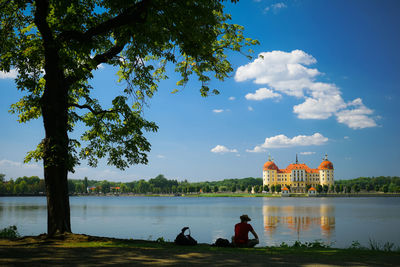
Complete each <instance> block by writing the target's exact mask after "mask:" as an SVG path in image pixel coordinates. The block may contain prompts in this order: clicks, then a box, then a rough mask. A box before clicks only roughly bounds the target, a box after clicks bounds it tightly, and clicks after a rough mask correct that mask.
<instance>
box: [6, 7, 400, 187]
mask: <svg viewBox="0 0 400 267" xmlns="http://www.w3.org/2000/svg"><path fill="white" fill-rule="evenodd" d="M225 10H226V12H227V13H230V14H232V23H235V24H240V25H243V26H244V27H245V35H246V36H248V37H251V38H254V39H258V40H259V41H260V45H258V46H255V47H253V50H254V51H255V53H254V59H252V60H249V59H247V58H246V57H245V56H243V55H241V54H239V53H233V52H229V53H228V55H229V60H230V61H231V62H232V64H233V67H234V72H233V73H232V75H231V77H230V78H228V79H227V80H226V81H225V82H217V81H212V82H211V83H210V86H211V87H213V88H217V89H218V90H219V91H220V92H221V94H219V95H217V96H209V97H207V98H203V97H201V96H200V92H199V90H198V89H199V84H198V82H196V81H190V82H189V83H188V85H187V86H186V87H185V88H183V89H182V90H181V91H180V92H178V93H175V94H171V91H172V90H173V89H175V88H176V86H175V83H176V82H177V81H178V78H179V77H178V76H177V75H175V74H174V73H173V72H171V71H170V72H169V73H168V75H169V77H170V79H169V80H165V81H162V82H161V83H160V86H159V91H158V92H157V93H156V95H155V96H154V97H153V98H152V99H150V100H149V101H148V107H146V109H145V111H144V116H145V118H146V119H148V120H151V121H154V122H156V123H157V125H158V126H159V131H158V132H157V133H148V134H146V136H147V138H148V140H149V141H150V143H151V144H152V150H151V152H150V153H149V154H148V158H149V163H148V165H134V166H131V167H130V168H129V169H126V170H124V171H120V170H118V169H116V168H114V167H111V166H107V164H106V163H105V161H101V162H100V164H99V166H98V167H97V168H91V167H89V166H87V165H86V163H85V162H82V164H81V165H80V166H77V167H76V170H75V173H70V174H69V177H70V178H74V179H83V178H84V177H85V176H86V177H88V178H89V179H94V180H103V179H106V180H109V181H122V182H128V181H133V180H139V179H146V180H147V179H150V178H154V177H156V176H157V175H158V174H163V175H164V176H165V177H167V178H168V179H178V180H184V179H186V180H188V181H191V182H196V181H215V180H222V179H227V178H244V177H262V168H263V164H264V163H265V162H266V161H267V159H268V156H271V157H272V158H273V159H274V161H275V163H276V164H277V166H278V167H279V168H285V167H286V166H287V165H289V164H290V163H293V162H294V161H295V159H296V154H298V158H299V162H301V163H305V164H307V165H308V166H309V167H311V168H317V167H318V165H319V164H320V163H321V161H322V158H323V157H324V155H325V154H327V155H328V159H329V160H330V161H331V162H332V163H333V165H334V168H335V179H352V178H357V177H362V176H364V177H365V176H367V177H372V176H381V175H382V176H399V175H400V168H399V167H398V166H399V162H400V141H399V132H400V126H399V125H400V117H399V115H400V112H399V110H398V103H399V101H400V82H399V77H400V65H399V63H398V62H400V52H399V47H400V34H399V29H400V16H399V15H398V14H400V1H396V0H393V1H389V0H383V1H381V0H376V1H372V0H358V1H356V0H335V1H319V0H304V1H300V0H297V1H266V0H265V1H264V0H258V1H255V0H254V1H250V0H247V1H244V0H242V1H240V2H239V3H237V4H232V3H226V9H225ZM259 55H262V57H259ZM115 72H116V70H115V69H113V68H112V67H110V66H107V65H103V66H102V67H101V68H99V69H98V70H97V71H96V72H95V73H94V78H93V79H92V80H91V81H90V83H91V85H92V86H93V87H94V88H95V89H94V90H95V91H94V92H95V94H96V96H98V97H99V99H100V100H101V102H102V103H110V101H111V99H112V97H113V96H116V95H118V93H120V92H121V91H122V90H123V87H122V85H120V84H118V83H117V76H116V74H115ZM15 75H16V73H15V71H14V72H10V73H2V72H0V120H1V125H2V127H1V130H0V148H1V149H0V173H4V174H5V175H6V179H10V178H14V179H15V178H17V177H20V176H24V175H26V176H32V175H37V176H39V177H43V168H42V166H41V164H42V163H41V162H31V163H28V164H24V163H23V159H24V157H25V155H26V153H27V152H28V151H30V150H33V149H34V148H35V146H36V145H37V144H38V143H39V142H40V141H41V139H42V138H43V137H44V130H43V123H42V120H41V119H38V120H34V121H31V122H28V123H26V124H19V123H18V122H17V115H15V114H10V113H9V112H8V110H9V109H10V105H11V104H13V103H15V102H17V101H18V99H19V98H20V97H21V96H22V95H23V94H22V93H21V92H19V91H17V89H16V85H15V83H14V81H13V77H15ZM79 132H82V128H79V127H78V128H77V129H76V132H74V133H72V134H71V137H77V136H78V134H79Z"/></svg>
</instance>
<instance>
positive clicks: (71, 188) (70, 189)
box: [68, 180, 75, 194]
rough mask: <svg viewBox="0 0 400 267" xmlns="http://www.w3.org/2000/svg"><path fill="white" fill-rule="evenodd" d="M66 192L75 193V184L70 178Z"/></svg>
mask: <svg viewBox="0 0 400 267" xmlns="http://www.w3.org/2000/svg"><path fill="white" fill-rule="evenodd" d="M68 193H69V194H73V193H75V184H74V182H73V181H71V180H68Z"/></svg>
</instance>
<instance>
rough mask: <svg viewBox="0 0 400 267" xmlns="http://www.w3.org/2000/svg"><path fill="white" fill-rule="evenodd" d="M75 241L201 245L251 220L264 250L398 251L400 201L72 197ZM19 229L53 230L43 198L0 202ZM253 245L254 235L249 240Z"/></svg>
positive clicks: (5, 218)
mask: <svg viewBox="0 0 400 267" xmlns="http://www.w3.org/2000/svg"><path fill="white" fill-rule="evenodd" d="M70 205H71V226H72V231H73V232H74V233H83V234H89V235H97V236H107V237H117V238H134V239H146V240H147V239H148V240H156V239H157V238H159V237H163V238H164V239H165V240H170V241H173V240H174V239H175V237H176V235H177V234H178V233H179V232H180V229H181V228H182V227H184V226H189V227H190V229H191V233H192V236H193V237H194V238H195V239H196V240H197V241H198V242H200V243H213V242H214V241H215V240H216V239H217V238H219V237H222V238H227V239H230V237H231V236H232V235H233V227H234V225H235V224H236V223H237V222H239V216H240V215H242V214H248V215H249V217H250V218H251V219H252V221H251V222H250V223H251V224H252V225H253V228H254V230H255V231H256V232H257V233H258V235H259V238H260V245H261V246H266V245H268V246H272V245H280V244H281V243H282V242H286V243H288V244H292V243H293V242H295V241H296V240H299V241H301V242H310V241H315V240H320V241H323V242H325V243H329V244H333V246H334V247H349V246H350V245H351V243H352V241H359V242H360V243H361V244H362V245H364V246H367V245H368V244H369V239H373V240H374V241H377V242H379V243H381V244H383V243H385V242H392V243H394V244H395V245H396V246H397V247H400V230H399V229H400V228H399V226H400V198H398V197H387V198H385V197H380V198H373V197H368V198H244V197H238V198H222V197H217V198H206V197H205V198H185V197H122V196H119V197H118V196H116V197H70ZM10 225H16V226H17V227H18V231H19V232H20V234H22V235H38V234H41V233H45V232H46V229H47V207H46V198H45V197H1V198H0V227H1V228H4V227H7V226H10ZM249 236H250V237H251V234H249Z"/></svg>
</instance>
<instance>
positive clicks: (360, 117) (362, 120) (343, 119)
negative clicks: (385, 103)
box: [336, 98, 377, 129]
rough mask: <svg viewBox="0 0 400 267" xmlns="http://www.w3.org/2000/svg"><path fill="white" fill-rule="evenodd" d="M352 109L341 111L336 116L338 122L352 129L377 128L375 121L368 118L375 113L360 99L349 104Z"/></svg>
mask: <svg viewBox="0 0 400 267" xmlns="http://www.w3.org/2000/svg"><path fill="white" fill-rule="evenodd" d="M348 106H349V107H354V108H350V109H345V110H342V111H339V112H338V113H337V114H336V118H337V121H338V122H340V123H344V124H346V125H347V126H349V127H350V128H352V129H363V128H368V127H375V126H377V124H376V122H375V120H374V119H372V118H371V117H368V115H371V114H372V113H373V111H372V110H371V109H369V108H367V107H366V106H365V105H364V104H363V103H362V100H361V99H360V98H357V99H355V100H354V101H352V102H351V103H349V104H348Z"/></svg>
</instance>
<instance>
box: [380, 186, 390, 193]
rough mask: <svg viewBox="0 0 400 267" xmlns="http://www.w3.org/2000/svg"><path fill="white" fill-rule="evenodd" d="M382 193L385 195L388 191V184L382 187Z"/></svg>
mask: <svg viewBox="0 0 400 267" xmlns="http://www.w3.org/2000/svg"><path fill="white" fill-rule="evenodd" d="M382 191H383V193H387V192H388V191H389V185H388V184H385V185H383V186H382Z"/></svg>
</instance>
